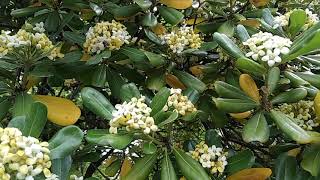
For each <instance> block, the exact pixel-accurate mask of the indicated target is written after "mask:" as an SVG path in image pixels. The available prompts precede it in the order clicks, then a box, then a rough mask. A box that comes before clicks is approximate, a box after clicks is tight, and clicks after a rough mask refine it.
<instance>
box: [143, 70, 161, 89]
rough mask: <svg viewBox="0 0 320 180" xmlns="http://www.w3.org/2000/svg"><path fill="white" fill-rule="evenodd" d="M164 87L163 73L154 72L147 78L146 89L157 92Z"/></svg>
mask: <svg viewBox="0 0 320 180" xmlns="http://www.w3.org/2000/svg"><path fill="white" fill-rule="evenodd" d="M165 85H166V81H165V74H164V72H163V71H154V72H152V73H151V75H150V76H148V79H147V82H146V86H147V88H148V89H151V90H156V91H159V90H160V89H161V88H162V87H164V86H165Z"/></svg>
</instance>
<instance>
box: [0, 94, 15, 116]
mask: <svg viewBox="0 0 320 180" xmlns="http://www.w3.org/2000/svg"><path fill="white" fill-rule="evenodd" d="M11 104H12V103H11V100H10V98H8V97H1V98H0V121H1V120H2V119H3V118H4V117H5V116H6V115H7V113H8V111H9V109H10V107H11Z"/></svg>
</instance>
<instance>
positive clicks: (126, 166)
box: [120, 157, 132, 179]
mask: <svg viewBox="0 0 320 180" xmlns="http://www.w3.org/2000/svg"><path fill="white" fill-rule="evenodd" d="M131 168H132V162H131V161H130V159H129V158H128V157H126V158H125V159H124V161H123V163H122V166H121V170H120V179H122V178H124V177H125V176H126V175H127V174H128V173H129V171H130V170H131Z"/></svg>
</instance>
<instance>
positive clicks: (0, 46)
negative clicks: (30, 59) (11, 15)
mask: <svg viewBox="0 0 320 180" xmlns="http://www.w3.org/2000/svg"><path fill="white" fill-rule="evenodd" d="M44 32H45V29H44V27H43V23H38V24H36V25H35V27H33V26H32V25H31V24H28V23H26V25H25V29H20V30H19V31H18V32H17V33H16V34H14V35H10V34H11V32H10V31H2V32H1V34H0V58H1V57H3V56H6V55H7V54H10V53H12V52H13V51H15V50H17V48H22V47H26V46H28V47H30V46H31V47H32V48H35V49H36V50H38V51H39V52H40V53H46V54H48V55H47V57H48V58H49V59H51V60H53V59H56V58H62V57H64V55H63V54H62V53H61V52H60V50H61V47H55V46H54V45H53V43H52V42H51V41H50V39H49V38H48V36H47V35H46V34H45V33H44Z"/></svg>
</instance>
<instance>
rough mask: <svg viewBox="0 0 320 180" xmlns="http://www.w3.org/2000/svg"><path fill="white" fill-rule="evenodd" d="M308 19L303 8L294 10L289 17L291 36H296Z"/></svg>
mask: <svg viewBox="0 0 320 180" xmlns="http://www.w3.org/2000/svg"><path fill="white" fill-rule="evenodd" d="M306 20H307V14H306V12H305V11H304V10H302V9H296V10H293V11H292V13H291V14H290V19H289V32H290V35H291V37H295V36H296V35H297V34H298V33H299V31H301V29H302V27H303V26H304V24H305V22H306Z"/></svg>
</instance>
